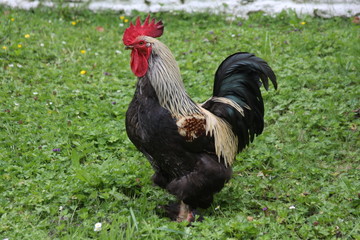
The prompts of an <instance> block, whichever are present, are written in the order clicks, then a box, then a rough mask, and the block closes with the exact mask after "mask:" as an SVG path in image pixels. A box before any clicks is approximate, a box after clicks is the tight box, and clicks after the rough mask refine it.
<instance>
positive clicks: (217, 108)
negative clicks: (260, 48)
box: [203, 52, 277, 151]
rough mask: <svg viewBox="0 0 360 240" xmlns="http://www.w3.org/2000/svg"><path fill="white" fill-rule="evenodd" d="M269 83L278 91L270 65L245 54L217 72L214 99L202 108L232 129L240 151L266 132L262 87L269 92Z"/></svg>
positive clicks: (234, 56) (224, 65) (220, 67)
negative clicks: (227, 101)
mask: <svg viewBox="0 0 360 240" xmlns="http://www.w3.org/2000/svg"><path fill="white" fill-rule="evenodd" d="M269 79H270V81H271V82H272V83H273V85H274V87H275V89H276V88H277V82H276V76H275V74H274V72H273V71H272V69H271V68H270V67H269V65H268V64H267V63H266V62H265V61H264V60H263V59H261V58H258V57H256V56H255V55H253V54H250V53H245V52H239V53H235V54H233V55H231V56H229V57H227V58H226V59H225V60H224V61H223V62H222V63H221V64H220V66H219V68H218V70H217V71H216V74H215V82H214V90H213V98H211V99H209V100H208V101H206V102H205V103H204V104H203V107H204V108H205V109H207V110H209V111H210V112H212V113H213V114H215V115H217V116H219V117H221V118H223V119H224V120H226V121H227V122H228V123H229V124H230V125H231V127H232V129H233V131H234V133H235V134H236V135H237V136H238V139H239V143H238V151H241V150H242V149H243V148H245V147H246V146H247V145H248V144H249V143H250V142H252V141H253V139H254V136H257V135H259V134H261V133H262V131H263V128H264V103H263V99H262V95H261V91H260V87H261V85H264V87H265V89H266V90H268V87H269ZM223 98H226V99H229V100H231V102H232V103H234V104H232V105H233V106H231V105H230V104H227V103H226V101H223V102H221V101H219V99H223ZM234 105H237V106H239V107H240V108H242V109H243V111H242V112H241V111H239V110H238V109H236V108H235V107H234Z"/></svg>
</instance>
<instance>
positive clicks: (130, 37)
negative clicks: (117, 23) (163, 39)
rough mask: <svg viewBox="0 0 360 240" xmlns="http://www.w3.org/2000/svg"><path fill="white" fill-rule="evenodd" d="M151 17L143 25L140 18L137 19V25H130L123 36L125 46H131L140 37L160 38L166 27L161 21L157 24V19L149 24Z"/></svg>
mask: <svg viewBox="0 0 360 240" xmlns="http://www.w3.org/2000/svg"><path fill="white" fill-rule="evenodd" d="M149 20H150V15H148V16H147V18H146V19H145V22H144V24H143V25H141V22H140V17H137V19H136V24H135V25H133V24H132V23H130V27H128V28H127V29H126V30H125V32H124V36H123V42H124V44H125V45H131V44H132V43H133V42H134V40H135V39H136V38H137V37H138V36H149V37H154V38H156V37H160V36H161V35H162V33H163V31H164V25H163V23H162V22H161V21H158V22H157V23H155V19H152V21H151V22H150V23H149Z"/></svg>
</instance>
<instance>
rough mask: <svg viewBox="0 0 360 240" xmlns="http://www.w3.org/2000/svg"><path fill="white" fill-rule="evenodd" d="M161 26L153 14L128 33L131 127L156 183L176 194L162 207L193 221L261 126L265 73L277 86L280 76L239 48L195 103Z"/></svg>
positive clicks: (128, 124) (128, 118) (129, 131)
mask: <svg viewBox="0 0 360 240" xmlns="http://www.w3.org/2000/svg"><path fill="white" fill-rule="evenodd" d="M163 30H164V26H163V23H162V22H161V21H159V22H156V21H155V19H152V20H150V15H149V16H148V17H147V18H146V20H145V21H144V23H143V24H142V23H141V21H140V18H139V17H138V18H137V19H136V23H135V25H134V24H133V23H130V26H129V27H128V28H127V29H126V30H125V32H124V35H123V42H124V44H125V48H126V49H129V50H131V63H130V66H131V70H132V72H133V73H134V74H135V75H136V76H137V77H138V81H137V85H136V90H135V94H134V97H133V99H132V101H131V103H130V105H129V108H128V110H127V112H126V131H127V134H128V137H129V139H130V140H131V141H132V142H133V144H134V145H135V146H136V148H137V149H138V150H140V151H141V152H142V153H143V154H144V155H145V156H146V158H147V159H148V160H149V162H150V164H151V165H152V167H153V169H154V171H155V173H154V175H153V176H152V180H153V182H154V183H155V184H156V185H158V186H160V187H161V188H164V189H166V190H167V191H168V192H169V193H171V194H173V195H175V196H176V198H177V199H178V203H177V204H175V205H168V206H167V207H166V208H165V209H166V210H167V211H168V214H169V217H170V218H171V219H173V220H176V221H179V222H180V221H184V220H187V221H189V222H191V221H194V220H195V211H196V209H197V208H203V209H204V208H208V207H209V206H210V205H211V203H212V201H213V196H214V194H215V193H217V192H219V191H220V190H221V189H222V188H223V187H224V184H225V183H226V182H228V181H229V180H230V177H231V174H232V169H231V165H232V163H233V161H234V160H235V158H236V155H237V153H239V152H240V151H241V150H243V149H244V148H245V147H246V146H247V145H248V144H249V143H250V142H252V141H253V139H254V136H257V135H259V134H261V133H262V131H263V127H264V104H263V99H262V96H261V92H260V86H261V85H264V87H265V89H266V90H267V89H268V79H270V80H271V82H272V83H273V85H274V87H275V88H277V83H276V77H275V74H274V72H273V71H272V69H271V68H270V67H269V66H268V64H267V63H266V62H265V61H264V60H262V59H261V58H258V57H256V56H254V55H253V54H250V53H245V52H238V53H235V54H233V55H231V56H229V57H227V58H226V59H225V60H224V61H223V62H222V63H221V64H220V66H219V67H218V69H217V71H216V73H215V82H214V90H213V96H212V97H211V98H210V99H208V100H207V101H206V102H205V103H203V104H197V103H195V102H194V101H193V100H192V99H191V98H190V97H189V95H188V94H187V92H186V90H185V87H184V84H183V81H182V78H181V74H180V70H179V67H178V64H177V62H176V60H175V58H174V56H173V54H172V53H171V51H170V50H169V48H168V47H167V46H166V45H165V44H163V43H162V42H160V41H159V40H157V39H156V38H157V37H160V36H161V35H162V34H163ZM170 206H172V207H170Z"/></svg>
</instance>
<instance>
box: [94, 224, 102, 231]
mask: <svg viewBox="0 0 360 240" xmlns="http://www.w3.org/2000/svg"><path fill="white" fill-rule="evenodd" d="M101 227H102V224H101V223H100V222H98V223H96V224H95V227H94V231H95V232H99V231H101Z"/></svg>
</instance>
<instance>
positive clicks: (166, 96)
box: [146, 40, 201, 118]
mask: <svg viewBox="0 0 360 240" xmlns="http://www.w3.org/2000/svg"><path fill="white" fill-rule="evenodd" d="M152 46H153V47H152V54H151V56H150V58H149V69H148V72H147V74H146V76H147V78H148V79H149V80H150V83H151V85H152V86H153V88H154V90H155V92H156V95H157V98H158V100H159V104H160V105H161V106H162V107H164V108H166V109H167V110H169V111H170V113H171V114H172V115H173V116H174V117H176V118H178V117H181V116H190V115H194V114H201V110H200V108H199V106H198V105H197V104H196V103H194V102H193V101H192V100H191V98H190V97H189V95H188V94H187V92H186V90H185V87H184V84H183V81H182V78H181V74H180V70H179V67H178V65H177V62H176V61H175V58H174V56H173V55H172V53H171V51H170V50H169V49H168V48H167V47H166V46H165V45H164V44H163V43H161V42H160V41H157V40H156V41H154V42H153V45H152Z"/></svg>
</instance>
